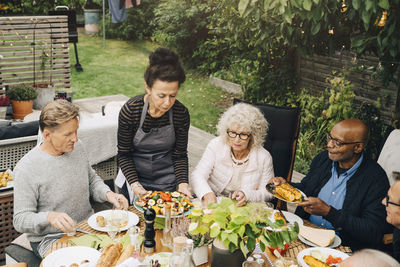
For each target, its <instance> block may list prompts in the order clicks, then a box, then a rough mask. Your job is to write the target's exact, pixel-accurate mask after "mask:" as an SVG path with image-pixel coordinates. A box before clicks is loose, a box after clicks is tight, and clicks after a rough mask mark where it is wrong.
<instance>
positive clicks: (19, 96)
mask: <svg viewBox="0 0 400 267" xmlns="http://www.w3.org/2000/svg"><path fill="white" fill-rule="evenodd" d="M6 95H7V96H8V97H10V100H16V101H26V100H34V99H35V98H36V97H37V95H38V94H37V92H36V91H35V89H33V87H32V86H30V85H24V84H23V85H15V86H13V87H11V88H10V89H8V90H7V91H6Z"/></svg>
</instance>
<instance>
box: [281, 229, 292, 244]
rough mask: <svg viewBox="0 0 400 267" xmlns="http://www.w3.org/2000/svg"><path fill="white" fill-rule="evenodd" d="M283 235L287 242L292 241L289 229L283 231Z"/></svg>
mask: <svg viewBox="0 0 400 267" xmlns="http://www.w3.org/2000/svg"><path fill="white" fill-rule="evenodd" d="M281 236H282V239H283V240H284V241H285V242H286V243H290V236H289V232H288V231H287V230H285V231H281Z"/></svg>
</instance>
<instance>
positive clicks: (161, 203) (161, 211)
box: [135, 191, 193, 216]
mask: <svg viewBox="0 0 400 267" xmlns="http://www.w3.org/2000/svg"><path fill="white" fill-rule="evenodd" d="M167 203H169V204H170V205H171V207H172V208H171V215H172V216H178V215H182V214H183V213H185V212H186V211H188V210H190V209H191V208H192V207H193V203H192V201H190V199H189V198H188V197H187V196H186V195H184V194H182V193H180V192H177V191H174V192H164V191H151V192H148V193H147V194H146V195H144V196H142V197H139V198H137V199H136V201H135V204H136V205H137V206H138V207H141V208H143V209H148V208H152V209H153V210H154V211H155V212H156V214H157V215H165V208H164V207H165V204H167Z"/></svg>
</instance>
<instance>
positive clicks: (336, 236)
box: [298, 235, 342, 248]
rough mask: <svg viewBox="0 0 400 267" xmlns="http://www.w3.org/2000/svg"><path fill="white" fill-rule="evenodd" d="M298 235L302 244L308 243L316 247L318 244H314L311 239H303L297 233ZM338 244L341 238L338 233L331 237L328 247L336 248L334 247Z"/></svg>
mask: <svg viewBox="0 0 400 267" xmlns="http://www.w3.org/2000/svg"><path fill="white" fill-rule="evenodd" d="M298 237H299V239H300V240H301V242H303V243H304V244H306V245H309V246H311V247H318V245H316V244H314V243H313V242H311V241H308V240H307V239H305V238H304V237H302V236H301V235H298ZM340 244H342V239H340V237H339V236H338V235H335V238H334V239H333V242H332V244H330V245H329V246H328V248H336V247H338V246H340Z"/></svg>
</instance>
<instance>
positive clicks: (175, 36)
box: [152, 0, 213, 67]
mask: <svg viewBox="0 0 400 267" xmlns="http://www.w3.org/2000/svg"><path fill="white" fill-rule="evenodd" d="M210 2H212V1H210ZM212 10H213V9H212V6H211V4H209V3H208V1H206V0H199V1H196V0H183V1H182V0H162V1H161V3H160V5H159V6H158V8H157V10H156V11H155V19H154V23H155V31H154V33H153V37H152V39H153V40H154V41H156V42H158V43H160V44H161V45H163V46H166V47H170V48H175V49H176V51H177V53H178V54H179V55H180V56H181V58H182V60H183V61H184V62H185V64H186V65H187V66H189V67H195V66H197V65H199V62H198V61H197V60H196V59H195V58H193V57H192V55H193V53H194V51H196V50H197V48H198V47H199V45H200V43H202V42H204V41H205V40H206V39H207V37H208V29H207V24H208V18H209V16H210V14H211V12H212Z"/></svg>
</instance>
